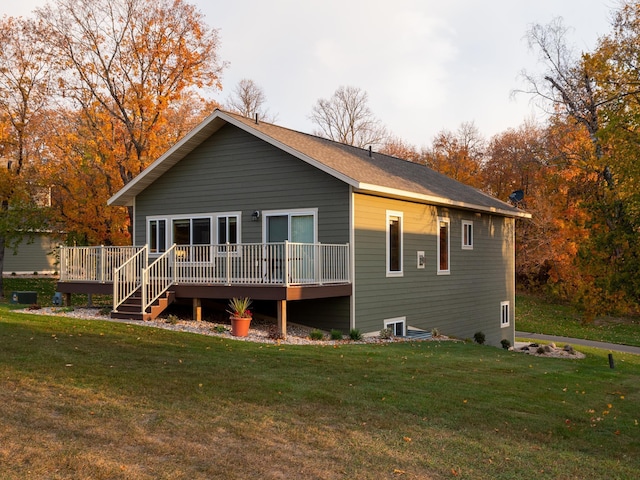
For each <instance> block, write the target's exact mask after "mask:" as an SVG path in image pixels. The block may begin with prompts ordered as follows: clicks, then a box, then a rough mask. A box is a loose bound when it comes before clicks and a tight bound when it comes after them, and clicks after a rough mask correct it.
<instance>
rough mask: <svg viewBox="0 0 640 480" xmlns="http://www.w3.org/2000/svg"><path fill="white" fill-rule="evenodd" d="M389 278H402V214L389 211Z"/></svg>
mask: <svg viewBox="0 0 640 480" xmlns="http://www.w3.org/2000/svg"><path fill="white" fill-rule="evenodd" d="M387 276H388V277H398V276H402V212H392V211H387Z"/></svg>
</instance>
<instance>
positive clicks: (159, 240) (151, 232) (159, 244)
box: [147, 218, 167, 253]
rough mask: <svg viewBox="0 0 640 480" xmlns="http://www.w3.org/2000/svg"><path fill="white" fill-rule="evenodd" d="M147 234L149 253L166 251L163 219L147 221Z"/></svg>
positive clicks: (165, 231)
mask: <svg viewBox="0 0 640 480" xmlns="http://www.w3.org/2000/svg"><path fill="white" fill-rule="evenodd" d="M147 232H148V233H147V238H148V240H149V251H150V253H162V252H164V251H166V250H167V221H166V220H165V219H164V218H160V219H152V220H149V225H148V229H147Z"/></svg>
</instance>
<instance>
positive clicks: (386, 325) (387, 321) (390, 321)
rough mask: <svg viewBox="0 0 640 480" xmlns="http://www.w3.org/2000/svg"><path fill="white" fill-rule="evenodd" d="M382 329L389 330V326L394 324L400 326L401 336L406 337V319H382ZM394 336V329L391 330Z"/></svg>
mask: <svg viewBox="0 0 640 480" xmlns="http://www.w3.org/2000/svg"><path fill="white" fill-rule="evenodd" d="M383 322H384V328H391V327H390V326H389V325H392V324H393V325H395V324H396V323H401V324H402V336H403V337H406V336H407V317H396V318H385V319H384V321H383ZM393 332H394V335H395V329H393Z"/></svg>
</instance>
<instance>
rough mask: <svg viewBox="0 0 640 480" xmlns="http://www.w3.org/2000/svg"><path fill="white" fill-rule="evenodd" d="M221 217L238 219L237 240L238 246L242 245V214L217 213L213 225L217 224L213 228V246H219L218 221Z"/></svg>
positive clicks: (214, 215)
mask: <svg viewBox="0 0 640 480" xmlns="http://www.w3.org/2000/svg"><path fill="white" fill-rule="evenodd" d="M220 217H227V218H228V217H236V219H237V223H236V229H237V230H238V231H237V235H236V236H237V239H236V244H237V245H240V244H241V243H242V212H221V213H215V214H213V220H212V221H213V223H214V224H215V225H214V227H213V229H212V230H213V232H212V235H214V236H213V238H212V240H214V241H213V244H214V245H218V238H219V233H220V232H218V219H219V218H220Z"/></svg>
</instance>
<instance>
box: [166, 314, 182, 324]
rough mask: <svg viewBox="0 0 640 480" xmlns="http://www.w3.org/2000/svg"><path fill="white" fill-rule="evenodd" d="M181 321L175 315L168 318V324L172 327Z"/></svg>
mask: <svg viewBox="0 0 640 480" xmlns="http://www.w3.org/2000/svg"><path fill="white" fill-rule="evenodd" d="M179 320H180V319H179V318H178V316H177V315H174V314H171V315H169V316H168V317H167V323H170V324H171V325H175V324H176V323H178V321H179Z"/></svg>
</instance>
